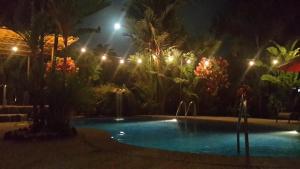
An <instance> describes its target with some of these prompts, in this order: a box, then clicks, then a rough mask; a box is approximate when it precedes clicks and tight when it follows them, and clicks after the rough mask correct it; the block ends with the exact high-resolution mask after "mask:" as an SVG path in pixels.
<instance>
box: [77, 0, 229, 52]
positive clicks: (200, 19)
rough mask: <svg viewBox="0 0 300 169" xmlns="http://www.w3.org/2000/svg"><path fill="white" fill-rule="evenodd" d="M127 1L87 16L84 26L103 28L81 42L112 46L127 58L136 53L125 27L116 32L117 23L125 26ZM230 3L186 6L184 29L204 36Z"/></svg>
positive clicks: (201, 1)
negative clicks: (114, 27)
mask: <svg viewBox="0 0 300 169" xmlns="http://www.w3.org/2000/svg"><path fill="white" fill-rule="evenodd" d="M126 1H127V0H112V4H111V6H109V7H107V8H105V9H103V10H101V11H99V12H97V13H95V14H93V15H92V16H89V17H87V18H86V19H85V20H84V21H83V22H82V24H81V26H82V27H98V26H100V27H101V33H96V34H91V35H84V36H81V37H80V39H81V40H80V42H81V43H86V45H87V46H89V47H94V46H96V45H97V44H99V43H102V44H109V45H111V48H113V49H114V50H115V51H116V52H117V53H118V55H119V56H126V55H127V54H128V52H130V51H134V48H133V47H132V43H131V41H130V38H128V37H126V36H123V35H122V34H123V33H124V32H126V30H125V29H124V28H122V29H121V30H119V31H115V30H114V29H113V26H114V23H116V22H120V23H121V24H122V22H123V23H124V20H123V18H124V15H125V13H124V11H122V7H123V4H124V3H126ZM226 3H228V0H197V1H196V0H194V1H192V0H191V2H189V3H188V4H186V5H185V7H184V8H183V10H182V11H181V12H180V15H181V16H182V21H183V23H184V25H185V29H186V30H187V32H188V33H189V34H190V35H191V36H201V35H203V34H205V33H208V31H209V28H210V26H211V24H212V20H213V17H214V16H215V15H216V14H218V12H219V11H221V10H222V9H223V8H224V7H226Z"/></svg>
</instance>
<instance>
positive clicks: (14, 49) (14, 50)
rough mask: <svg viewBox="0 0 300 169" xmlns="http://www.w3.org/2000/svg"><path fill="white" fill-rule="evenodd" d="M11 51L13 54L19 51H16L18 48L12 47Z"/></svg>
mask: <svg viewBox="0 0 300 169" xmlns="http://www.w3.org/2000/svg"><path fill="white" fill-rule="evenodd" d="M11 50H12V51H13V52H17V51H18V50H19V49H18V47H16V46H14V47H12V48H11Z"/></svg>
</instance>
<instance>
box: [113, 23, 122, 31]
mask: <svg viewBox="0 0 300 169" xmlns="http://www.w3.org/2000/svg"><path fill="white" fill-rule="evenodd" d="M114 29H115V30H116V31H117V30H120V29H121V24H120V23H115V24H114Z"/></svg>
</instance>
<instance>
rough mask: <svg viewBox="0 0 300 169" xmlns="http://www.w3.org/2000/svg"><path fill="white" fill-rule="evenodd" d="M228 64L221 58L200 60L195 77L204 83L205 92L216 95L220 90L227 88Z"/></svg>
mask: <svg viewBox="0 0 300 169" xmlns="http://www.w3.org/2000/svg"><path fill="white" fill-rule="evenodd" d="M227 68H228V62H227V61H226V60H225V59H223V58H215V57H212V58H205V57H203V58H201V59H200V61H199V64H198V66H197V67H196V69H195V75H196V76H197V77H198V78H199V79H200V80H203V81H204V84H205V87H206V91H207V92H208V93H210V94H211V95H217V93H218V91H219V90H220V89H222V88H228V87H229V81H228V73H227Z"/></svg>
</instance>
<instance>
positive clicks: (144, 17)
mask: <svg viewBox="0 0 300 169" xmlns="http://www.w3.org/2000/svg"><path fill="white" fill-rule="evenodd" d="M183 3H184V1H182V0H163V1H156V0H130V1H129V2H128V4H127V6H126V17H127V28H128V33H127V35H128V36H130V37H131V38H132V39H133V41H134V43H135V45H136V47H137V49H138V50H144V49H148V50H149V51H151V52H154V53H155V54H156V55H159V54H160V52H161V50H162V49H167V48H168V47H171V46H176V47H180V46H181V45H182V43H183V41H184V39H185V31H184V28H183V25H182V24H181V22H180V19H179V17H178V11H179V9H180V8H181V7H182V5H183Z"/></svg>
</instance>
